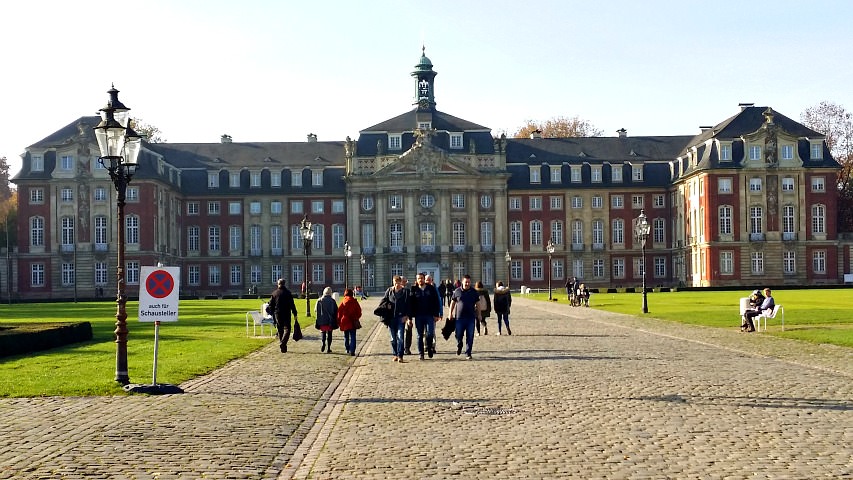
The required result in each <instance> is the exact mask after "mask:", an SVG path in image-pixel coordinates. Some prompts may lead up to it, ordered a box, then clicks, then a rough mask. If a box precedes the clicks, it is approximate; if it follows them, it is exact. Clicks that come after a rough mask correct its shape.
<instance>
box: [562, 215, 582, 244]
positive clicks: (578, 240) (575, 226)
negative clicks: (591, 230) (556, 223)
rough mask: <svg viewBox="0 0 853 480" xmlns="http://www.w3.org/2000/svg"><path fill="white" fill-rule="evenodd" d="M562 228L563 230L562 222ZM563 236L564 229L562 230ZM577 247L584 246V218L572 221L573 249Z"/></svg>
mask: <svg viewBox="0 0 853 480" xmlns="http://www.w3.org/2000/svg"><path fill="white" fill-rule="evenodd" d="M560 229H561V230H562V224H560ZM560 235H561V236H562V231H561V232H560ZM575 247H583V221H582V220H573V221H572V249H574V248H575Z"/></svg>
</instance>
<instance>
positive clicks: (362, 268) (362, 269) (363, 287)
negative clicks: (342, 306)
mask: <svg viewBox="0 0 853 480" xmlns="http://www.w3.org/2000/svg"><path fill="white" fill-rule="evenodd" d="M358 261H359V262H361V290H362V291H365V289H366V288H367V286H366V285H365V284H364V264H365V263H367V259H366V258H364V254H363V253H362V254H361V256H359V258H358Z"/></svg>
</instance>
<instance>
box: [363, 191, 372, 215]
mask: <svg viewBox="0 0 853 480" xmlns="http://www.w3.org/2000/svg"><path fill="white" fill-rule="evenodd" d="M361 209H362V210H364V211H365V212H370V211H372V210H373V197H372V196H370V195H367V196H364V197H361Z"/></svg>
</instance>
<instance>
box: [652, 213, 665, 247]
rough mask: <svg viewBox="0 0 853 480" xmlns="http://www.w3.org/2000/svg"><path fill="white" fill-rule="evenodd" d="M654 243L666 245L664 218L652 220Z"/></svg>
mask: <svg viewBox="0 0 853 480" xmlns="http://www.w3.org/2000/svg"><path fill="white" fill-rule="evenodd" d="M652 242H654V243H660V244H663V243H666V228H665V223H664V221H663V219H662V218H656V219H654V220H652Z"/></svg>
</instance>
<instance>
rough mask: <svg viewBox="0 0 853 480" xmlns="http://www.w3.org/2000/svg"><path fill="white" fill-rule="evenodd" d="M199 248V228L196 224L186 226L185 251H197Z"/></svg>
mask: <svg viewBox="0 0 853 480" xmlns="http://www.w3.org/2000/svg"><path fill="white" fill-rule="evenodd" d="M199 250H201V244H200V229H199V227H197V226H194V225H193V226H190V227H187V251H190V252H198V251H199Z"/></svg>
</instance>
